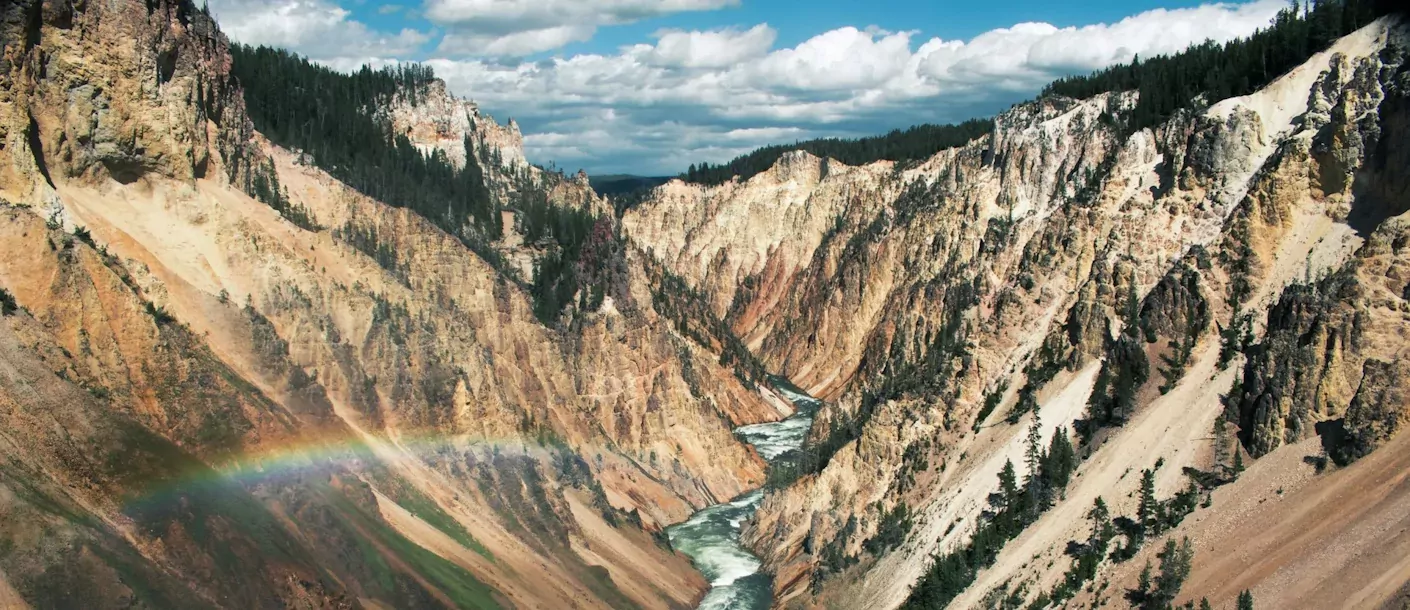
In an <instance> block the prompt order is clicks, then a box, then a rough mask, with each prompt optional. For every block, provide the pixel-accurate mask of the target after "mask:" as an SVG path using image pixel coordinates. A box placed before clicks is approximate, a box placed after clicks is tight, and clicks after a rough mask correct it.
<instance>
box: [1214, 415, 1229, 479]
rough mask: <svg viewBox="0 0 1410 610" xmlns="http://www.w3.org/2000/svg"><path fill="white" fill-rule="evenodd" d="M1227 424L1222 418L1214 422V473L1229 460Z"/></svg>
mask: <svg viewBox="0 0 1410 610" xmlns="http://www.w3.org/2000/svg"><path fill="white" fill-rule="evenodd" d="M1228 427H1229V426H1228V423H1227V422H1225V421H1224V418H1223V417H1219V418H1217V419H1215V420H1214V471H1215V472H1219V471H1220V470H1221V469H1223V468H1224V462H1226V461H1228V459H1229V439H1228V436H1227V435H1228Z"/></svg>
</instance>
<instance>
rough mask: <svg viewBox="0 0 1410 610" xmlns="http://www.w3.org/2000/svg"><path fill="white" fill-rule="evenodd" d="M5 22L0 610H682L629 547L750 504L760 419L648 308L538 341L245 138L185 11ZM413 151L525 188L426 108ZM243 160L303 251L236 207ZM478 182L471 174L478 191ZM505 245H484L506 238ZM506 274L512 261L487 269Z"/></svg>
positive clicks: (735, 381) (202, 27)
mask: <svg viewBox="0 0 1410 610" xmlns="http://www.w3.org/2000/svg"><path fill="white" fill-rule="evenodd" d="M0 11H3V14H0V27H3V28H4V29H3V31H2V32H0V34H3V36H0V39H2V40H3V41H4V44H5V48H4V55H3V64H0V68H3V69H0V79H3V80H0V142H3V143H4V147H3V148H0V198H3V199H4V200H5V201H6V202H7V203H5V204H4V207H3V208H0V287H3V288H4V289H5V290H6V295H7V296H8V295H13V298H14V300H15V302H16V305H17V306H18V307H19V308H18V309H16V310H15V311H13V312H10V311H8V308H7V311H6V314H7V315H5V316H4V317H3V318H0V351H3V353H4V357H3V359H2V360H3V362H4V365H3V372H0V420H3V422H4V427H5V432H3V433H0V516H3V518H0V523H3V524H4V525H0V539H3V541H4V542H3V544H0V549H3V551H0V585H3V586H0V600H5V599H7V596H8V595H9V591H11V590H13V591H14V592H15V593H16V595H18V597H19V598H20V599H23V600H24V601H25V602H26V603H28V604H29V605H32V606H33V607H76V606H82V607H154V608H161V607H177V606H182V607H184V606H185V605H190V606H200V607H207V606H209V607H226V608H254V607H330V608H353V607H373V608H380V607H426V606H461V607H488V606H494V605H498V606H513V607H519V606H523V607H551V608H567V607H612V608H617V607H625V606H631V605H637V606H642V607H687V606H689V605H691V604H692V603H693V602H694V601H695V599H697V598H698V597H699V595H701V594H702V593H703V591H704V588H705V582H704V581H703V579H701V578H700V576H699V575H698V574H696V573H695V572H694V571H693V570H692V569H691V567H690V566H689V563H688V561H686V560H685V559H684V558H683V557H681V556H679V555H676V554H674V553H672V552H671V551H669V550H668V549H665V548H663V547H662V546H661V545H659V544H658V543H657V542H656V540H655V539H654V538H653V532H657V533H659V531H660V529H661V528H662V527H663V526H665V525H668V524H670V523H674V522H677V521H680V520H683V519H685V518H686V517H687V516H688V515H689V514H691V513H692V512H693V511H694V510H696V509H698V508H700V507H703V506H705V505H708V504H712V503H715V502H719V501H722V500H725V499H728V498H731V497H733V496H735V495H737V494H739V493H741V492H743V491H745V490H747V489H751V488H753V487H755V486H757V485H758V484H760V483H761V482H762V480H763V463H762V461H761V460H760V459H759V457H758V456H757V455H756V454H755V453H754V452H753V451H752V450H750V449H748V448H747V447H746V446H745V445H743V444H742V443H740V442H739V441H738V440H737V439H735V438H734V437H733V435H732V434H731V433H730V428H731V427H733V426H735V425H740V424H745V423H757V422H762V421H770V420H774V419H778V418H780V417H782V416H783V415H785V413H781V412H780V411H779V410H778V409H776V408H775V407H773V406H771V404H770V403H769V402H767V401H766V400H765V399H764V398H763V397H762V396H761V394H760V392H759V391H758V390H757V389H756V388H754V387H752V385H745V384H744V383H742V382H741V381H740V380H739V378H738V376H736V374H735V373H734V372H733V371H731V370H729V369H726V368H725V367H722V366H721V365H720V364H719V363H718V360H719V358H718V355H717V354H715V353H713V352H711V351H707V350H706V349H704V348H701V347H699V346H698V345H696V344H695V343H693V342H691V341H690V340H688V339H686V338H684V337H682V336H681V335H679V334H677V333H676V332H675V331H674V330H673V327H672V324H671V323H670V322H669V321H667V320H666V319H664V318H663V317H662V316H660V315H658V314H657V312H656V311H655V309H654V308H653V307H654V300H653V295H652V292H651V289H650V287H649V286H648V285H647V277H646V275H645V272H644V271H643V269H644V265H642V264H639V263H640V261H633V260H631V259H628V261H627V263H628V264H627V270H626V271H625V273H626V275H625V276H624V277H625V280H624V281H625V284H626V290H627V291H628V292H629V294H630V296H631V298H630V299H629V300H630V301H632V302H633V303H632V304H631V305H632V306H631V307H627V306H625V304H624V305H623V307H621V308H620V309H619V308H617V307H614V306H611V305H610V304H607V305H604V306H603V307H602V308H601V309H600V310H599V311H597V312H581V313H580V314H579V315H578V317H577V318H576V319H575V323H574V325H573V327H572V328H571V329H568V330H553V329H549V328H547V327H545V326H544V325H543V324H541V323H539V322H538V321H537V319H536V318H535V316H534V313H533V307H532V304H531V302H530V299H529V297H528V295H527V294H526V291H525V290H524V289H523V288H522V287H521V286H520V285H518V284H516V283H514V282H513V281H511V280H509V279H506V278H505V277H503V276H501V275H500V274H499V273H497V272H496V271H495V270H494V269H493V268H492V267H491V266H490V265H488V264H486V263H485V262H484V261H483V260H481V259H480V258H478V257H477V256H476V255H475V254H473V253H471V252H470V251H469V250H467V249H466V248H465V246H464V245H462V244H461V242H460V241H458V240H456V239H454V238H452V237H450V236H448V235H446V234H445V233H444V232H442V231H440V230H438V229H437V228H436V227H435V226H434V225H432V224H431V223H429V222H427V221H426V220H424V219H422V218H420V217H418V216H416V215H415V214H414V213H411V212H409V211H407V210H405V209H398V208H394V207H391V206H387V205H384V204H383V203H382V202H378V201H374V200H371V199H369V198H367V197H365V196H363V195H361V194H359V193H357V192H355V191H353V190H351V189H349V188H347V187H345V186H344V185H342V184H340V183H338V182H337V181H335V180H333V179H332V178H330V177H329V176H328V175H327V174H325V173H323V172H321V171H318V170H316V169H313V168H311V167H308V166H306V165H304V164H302V163H300V162H299V161H300V159H299V155H297V154H296V153H294V152H290V151H284V150H281V149H279V148H278V147H275V146H272V145H270V144H269V143H268V142H266V141H265V140H264V139H263V138H262V137H261V136H259V134H257V133H254V131H253V127H252V125H251V123H250V121H249V119H248V118H247V117H246V116H245V114H244V111H243V103H242V101H241V92H240V89H239V85H238V83H237V82H235V81H233V80H232V79H231V78H229V68H230V57H229V53H228V46H227V42H226V40H225V38H224V36H223V35H222V34H220V32H219V31H218V29H217V28H216V27H215V25H214V23H213V21H211V19H210V18H209V17H208V16H207V15H205V14H203V13H202V12H201V11H199V10H196V9H195V8H194V6H193V5H192V4H191V3H190V2H184V1H175V2H166V1H157V0H154V1H152V2H137V1H135V0H117V1H114V2H72V3H70V2H67V1H59V2H40V1H38V0H35V1H25V2H18V3H7V4H6V5H5V6H4V8H3V9H0ZM432 89H433V91H432V92H431V93H433V94H432V95H422V96H420V97H419V98H418V100H417V104H416V105H414V106H409V107H407V106H394V107H392V108H389V109H387V111H388V112H389V113H391V114H392V117H393V122H394V124H396V125H398V126H400V128H403V129H405V130H406V133H407V134H408V135H409V136H410V137H412V138H413V140H414V141H415V142H417V143H418V144H420V145H422V146H423V147H424V148H426V149H428V150H429V149H431V148H438V149H441V150H445V151H446V154H448V155H451V156H452V157H454V155H455V154H456V151H457V148H456V147H457V142H458V143H459V144H458V145H459V146H460V148H459V149H458V150H459V154H460V155H461V157H460V159H461V162H463V159H464V155H465V148H464V143H465V142H466V141H467V140H469V141H471V142H472V143H473V144H472V146H474V147H475V150H476V153H477V154H478V155H480V156H481V158H482V159H493V160H495V163H496V164H495V165H493V166H490V167H493V168H494V169H495V172H494V175H493V176H492V177H490V178H489V179H488V181H489V182H490V184H491V185H492V186H493V187H494V188H495V189H496V192H497V193H498V194H499V196H501V197H512V196H513V193H514V192H515V188H516V185H518V184H522V182H516V181H522V180H538V181H550V180H552V181H554V185H555V186H554V188H553V189H552V193H553V194H552V195H551V198H552V200H553V201H555V202H558V203H560V204H563V205H571V204H576V205H580V206H581V207H583V208H585V209H588V210H600V209H603V208H604V207H605V203H604V202H603V201H602V200H601V199H600V198H597V197H596V196H595V195H593V194H592V193H591V191H590V189H587V187H586V185H585V182H584V181H583V180H581V179H578V178H574V179H567V178H562V179H559V178H556V177H554V176H552V175H550V174H548V173H547V172H542V171H540V170H537V169H536V168H532V167H529V166H527V165H526V164H525V163H524V162H523V153H522V149H521V148H520V146H519V136H518V134H517V129H516V128H515V127H514V126H513V125H510V126H509V127H507V128H506V127H500V126H498V125H495V124H494V123H493V121H492V120H491V119H489V118H488V117H484V116H480V115H479V114H478V113H476V112H475V111H474V109H473V106H470V105H467V104H466V103H464V102H462V101H459V100H455V99H453V98H451V97H450V96H448V95H446V94H445V92H444V89H443V85H439V84H436V85H433V87H432ZM251 157H258V158H262V159H268V160H269V161H270V162H272V163H273V167H274V168H275V171H276V172H277V174H278V177H279V182H280V184H282V185H283V186H284V187H285V188H286V189H287V190H288V196H289V198H290V200H291V201H292V202H294V203H296V204H297V205H299V206H302V207H303V208H304V209H306V210H308V211H309V213H311V214H312V215H313V216H314V217H316V219H317V221H318V224H319V225H321V226H324V227H341V226H344V225H345V224H347V223H348V221H349V220H350V219H354V218H355V219H357V221H358V223H360V224H361V225H365V226H371V227H375V228H376V230H377V234H378V235H379V236H380V238H381V239H383V240H384V241H385V242H386V243H387V244H388V245H390V246H391V247H393V248H394V249H395V252H396V253H397V256H398V263H399V265H398V267H397V272H396V273H393V272H390V271H388V270H387V269H386V268H384V267H383V266H381V265H379V264H378V261H374V260H373V258H371V257H369V256H367V255H365V254H363V253H362V252H361V251H359V250H358V249H356V248H354V247H352V246H351V245H349V244H347V243H345V242H344V241H343V239H342V238H340V237H338V236H337V235H336V234H335V232H334V231H331V230H321V231H317V232H313V231H307V230H303V229H300V228H299V227H297V226H295V225H293V224H292V223H290V222H289V221H287V220H285V219H284V218H282V217H281V216H280V215H279V214H278V213H277V212H276V211H275V210H273V209H272V208H270V207H269V206H266V205H265V204H263V203H260V202H258V201H255V200H254V199H251V198H250V197H248V196H246V195H245V194H244V193H243V192H242V191H241V190H240V189H239V188H236V187H235V186H234V185H236V184H239V183H240V182H241V181H240V179H239V178H240V172H242V171H244V170H243V169H242V167H244V166H243V165H242V164H241V162H240V160H241V159H248V158H251ZM488 173H491V172H487V174H488ZM507 233H509V232H507ZM503 247H504V248H505V249H507V250H508V249H513V248H514V247H515V246H514V245H513V244H505V245H504V246H503Z"/></svg>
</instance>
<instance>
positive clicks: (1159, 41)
mask: <svg viewBox="0 0 1410 610" xmlns="http://www.w3.org/2000/svg"><path fill="white" fill-rule="evenodd" d="M1285 6H1286V3H1285V2H1281V1H1279V0H1262V1H1259V2H1253V3H1250V4H1243V5H1230V4H1208V5H1204V6H1199V7H1194V8H1188V9H1178V10H1165V9H1155V10H1151V11H1147V12H1144V13H1141V14H1139V15H1134V16H1131V17H1127V18H1126V19H1123V20H1121V21H1119V22H1117V23H1114V24H1096V25H1089V26H1085V27H1080V28H1077V27H1067V28H1057V27H1054V26H1052V25H1049V24H1046V23H1020V24H1018V25H1015V26H1013V27H1010V28H1002V29H997V30H992V31H989V32H985V33H984V34H981V35H979V36H976V37H975V38H974V39H972V40H970V41H969V42H967V43H962V42H958V41H950V42H945V43H941V44H939V45H937V46H935V47H934V48H933V49H931V50H930V51H929V52H922V53H921V54H922V55H924V60H923V61H922V62H921V73H922V74H923V75H925V76H926V77H929V78H931V79H933V80H935V81H936V82H937V83H940V84H941V85H944V86H952V87H964V86H981V85H983V86H993V85H995V84H999V85H1002V86H1009V87H1019V88H1032V87H1034V86H1041V85H1042V84H1044V83H1046V82H1047V81H1049V80H1051V79H1052V78H1054V77H1056V76H1061V75H1064V74H1071V73H1074V72H1087V71H1091V70H1096V69H1098V68H1103V67H1106V66H1109V65H1112V64H1117V63H1124V62H1129V61H1131V60H1132V59H1133V58H1134V57H1135V56H1136V55H1137V54H1140V55H1145V56H1154V55H1161V54H1169V53H1174V52H1177V51H1180V50H1182V49H1184V48H1185V47H1188V46H1189V45H1191V44H1193V43H1198V42H1201V41H1203V40H1205V39H1210V40H1214V41H1217V42H1223V41H1226V40H1231V39H1233V38H1237V37H1240V36H1245V35H1247V34H1249V33H1251V32H1252V31H1253V30H1254V29H1256V28H1258V27H1260V26H1264V25H1267V24H1268V22H1269V20H1270V19H1272V17H1273V15H1274V14H1275V13H1276V12H1277V11H1278V10H1279V9H1281V8H1284V7H1285Z"/></svg>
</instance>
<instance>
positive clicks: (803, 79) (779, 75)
mask: <svg viewBox="0 0 1410 610" xmlns="http://www.w3.org/2000/svg"><path fill="white" fill-rule="evenodd" d="M910 56H911V34H910V33H909V32H901V33H895V34H893V33H889V32H884V31H881V30H877V29H875V28H871V29H868V30H865V31H863V30H858V29H857V28H854V27H844V28H838V29H836V30H832V31H830V32H825V33H822V34H819V35H817V36H814V37H813V38H811V39H808V40H807V41H804V42H803V43H802V44H800V45H798V46H796V47H794V48H792V49H781V50H778V51H774V52H773V53H771V54H769V56H767V57H765V58H764V59H763V60H762V61H760V62H759V63H758V64H756V65H753V66H749V67H747V69H744V70H740V71H739V72H737V73H736V75H735V76H736V77H737V78H740V79H743V80H745V81H748V82H761V83H766V84H768V85H775V86H782V87H788V88H792V89H800V90H844V89H851V90H858V89H868V88H872V87H877V86H881V85H883V84H884V83H886V82H887V81H889V80H891V79H893V78H895V77H896V76H897V75H898V74H899V73H900V72H901V71H902V70H903V69H905V67H906V63H907V60H908V59H909V58H910Z"/></svg>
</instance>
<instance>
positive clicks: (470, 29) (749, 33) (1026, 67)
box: [209, 0, 1287, 175]
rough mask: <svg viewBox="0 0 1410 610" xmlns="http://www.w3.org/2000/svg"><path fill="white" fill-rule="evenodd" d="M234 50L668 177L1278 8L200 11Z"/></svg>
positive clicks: (534, 154)
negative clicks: (414, 78) (442, 84)
mask: <svg viewBox="0 0 1410 610" xmlns="http://www.w3.org/2000/svg"><path fill="white" fill-rule="evenodd" d="M209 2H210V9H211V12H212V13H213V14H214V15H215V16H216V18H217V19H218V20H219V22H220V24H221V28H222V29H223V30H224V31H225V32H226V33H227V34H228V35H230V37H231V38H232V39H234V40H238V41H240V42H244V43H247V44H253V45H259V44H264V45H270V46H277V47H284V48H287V49H290V50H293V51H296V52H298V53H301V54H303V55H306V56H308V57H309V58H310V59H312V60H314V61H318V62H320V63H323V64H325V65H328V66H330V67H333V68H335V69H340V70H351V69H355V68H357V67H359V66H361V65H364V64H370V65H373V66H382V65H387V64H391V63H396V62H399V61H420V62H425V63H427V64H429V65H431V66H432V67H433V68H434V69H435V71H436V74H437V75H438V76H440V77H441V78H443V79H445V81H446V82H447V84H449V86H450V88H451V91H453V92H454V93H455V94H456V95H459V96H461V97H466V98H469V99H472V100H474V101H475V102H477V103H478V104H479V105H480V108H481V111H482V112H485V113H488V114H490V115H493V116H494V117H495V118H496V119H497V120H499V121H500V122H504V121H506V120H507V119H509V118H511V117H512V118H513V119H515V120H516V121H517V122H518V123H519V126H520V129H521V130H522V131H523V133H524V136H525V149H526V153H527V155H528V158H529V160H530V161H532V162H534V163H536V164H540V165H549V164H550V163H552V164H554V165H556V166H557V167H559V168H562V169H564V170H567V171H570V172H572V171H577V170H578V169H584V170H587V171H588V172H589V173H591V174H599V175H601V174H614V173H628V174H638V175H669V174H675V173H679V172H681V171H683V170H684V169H685V168H686V167H687V166H688V165H689V164H691V163H698V162H702V161H704V162H710V163H719V162H723V161H728V160H729V159H731V158H733V157H735V156H737V155H740V154H743V153H746V152H749V151H750V150H753V149H755V148H757V147H759V146H763V145H766V144H777V143H786V142H793V141H795V140H806V139H811V138H817V137H860V136H866V135H874V134H879V133H885V132H887V131H890V130H892V129H897V128H905V127H909V126H911V125H916V124H920V123H950V122H958V121H962V120H965V119H969V118H974V117H983V116H992V115H994V114H996V113H998V112H1002V111H1003V110H1004V109H1005V108H1007V107H1009V106H1010V105H1012V104H1014V103H1016V102H1020V101H1023V100H1025V99H1028V98H1030V97H1032V96H1033V95H1034V94H1035V93H1037V92H1038V91H1039V90H1040V89H1042V87H1043V85H1044V84H1046V83H1048V82H1049V81H1051V80H1053V79H1055V78H1058V77H1061V76H1065V75H1069V74H1079V73H1086V72H1090V71H1092V70H1096V69H1099V68H1103V67H1106V66H1109V65H1112V64H1116V63H1124V62H1129V61H1130V60H1131V59H1132V58H1133V57H1136V56H1138V55H1140V56H1147V57H1148V56H1152V55H1158V54H1165V53H1173V52H1177V51H1179V50H1181V49H1183V48H1185V47H1187V46H1189V45H1191V44H1195V43H1199V42H1202V41H1204V40H1207V39H1212V40H1216V41H1221V42H1222V41H1225V40H1230V39H1233V38H1237V37H1241V36H1246V35H1248V34H1250V33H1252V32H1253V31H1254V30H1256V29H1258V28H1260V27H1263V26H1266V25H1267V24H1268V23H1269V21H1270V20H1271V19H1272V17H1273V15H1274V14H1275V13H1276V12H1277V11H1278V10H1279V9H1280V8H1283V7H1285V6H1286V5H1287V2H1286V0H1252V1H1249V2H1228V3H1209V2H1199V1H1197V0H1196V1H1191V0H1125V1H1120V0H1096V1H1089V2H1075V3H1074V2H1060V1H1052V0H1048V1H1046V2H1039V1H1035V0H987V1H986V0H963V1H954V0H930V1H925V0H808V1H803V0H768V1H766V0H209Z"/></svg>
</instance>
